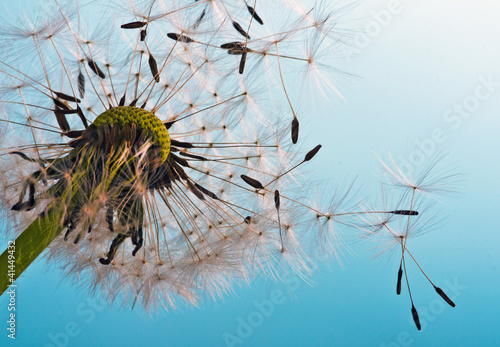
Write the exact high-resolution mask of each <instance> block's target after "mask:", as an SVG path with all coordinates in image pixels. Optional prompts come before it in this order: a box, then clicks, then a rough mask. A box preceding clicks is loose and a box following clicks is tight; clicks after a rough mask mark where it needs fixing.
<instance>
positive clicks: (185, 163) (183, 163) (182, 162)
mask: <svg viewBox="0 0 500 347" xmlns="http://www.w3.org/2000/svg"><path fill="white" fill-rule="evenodd" d="M171 156H172V159H174V160H175V161H176V162H177V163H179V165H181V166H184V167H189V163H188V162H187V160H186V159H184V158H179V157H178V156H176V155H174V154H171Z"/></svg>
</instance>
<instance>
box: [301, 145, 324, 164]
mask: <svg viewBox="0 0 500 347" xmlns="http://www.w3.org/2000/svg"><path fill="white" fill-rule="evenodd" d="M320 149H321V145H317V146H316V147H314V148H313V149H311V150H310V151H309V152H307V154H306V156H305V158H304V161H309V160H311V159H312V158H314V156H315V155H316V154H317V153H318V152H319V150H320Z"/></svg>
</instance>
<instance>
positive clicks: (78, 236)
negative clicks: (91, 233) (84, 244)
mask: <svg viewBox="0 0 500 347" xmlns="http://www.w3.org/2000/svg"><path fill="white" fill-rule="evenodd" d="M81 237H82V234H78V235H76V238H75V241H73V243H74V244H75V245H76V244H78V242H80V238H81Z"/></svg>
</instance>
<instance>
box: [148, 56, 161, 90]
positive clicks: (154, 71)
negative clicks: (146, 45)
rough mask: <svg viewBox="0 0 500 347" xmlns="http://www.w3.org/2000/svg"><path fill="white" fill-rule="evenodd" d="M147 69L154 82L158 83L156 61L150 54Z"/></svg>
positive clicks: (158, 76)
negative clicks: (149, 70)
mask: <svg viewBox="0 0 500 347" xmlns="http://www.w3.org/2000/svg"><path fill="white" fill-rule="evenodd" d="M149 68H150V69H151V73H152V74H153V77H154V79H155V81H156V83H159V82H160V75H159V73H158V65H157V64H156V59H155V58H154V57H153V55H152V54H150V55H149Z"/></svg>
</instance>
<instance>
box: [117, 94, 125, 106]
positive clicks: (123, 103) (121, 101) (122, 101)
mask: <svg viewBox="0 0 500 347" xmlns="http://www.w3.org/2000/svg"><path fill="white" fill-rule="evenodd" d="M123 105H125V95H123V96H122V97H121V98H120V102H119V103H118V106H123Z"/></svg>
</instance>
